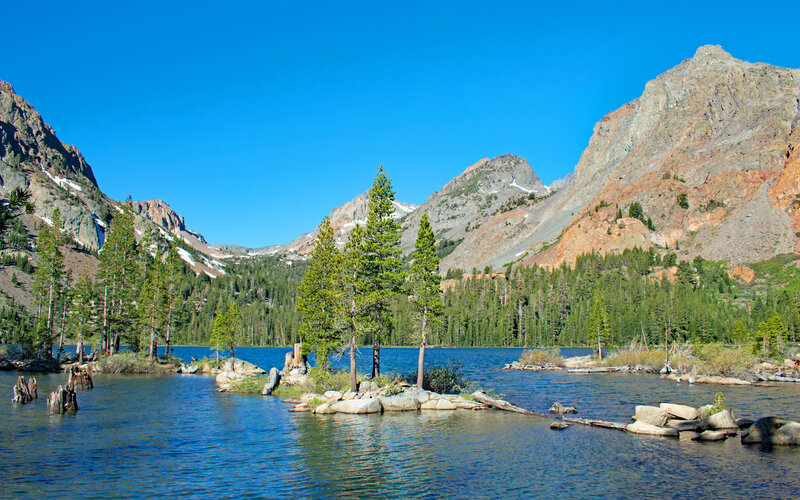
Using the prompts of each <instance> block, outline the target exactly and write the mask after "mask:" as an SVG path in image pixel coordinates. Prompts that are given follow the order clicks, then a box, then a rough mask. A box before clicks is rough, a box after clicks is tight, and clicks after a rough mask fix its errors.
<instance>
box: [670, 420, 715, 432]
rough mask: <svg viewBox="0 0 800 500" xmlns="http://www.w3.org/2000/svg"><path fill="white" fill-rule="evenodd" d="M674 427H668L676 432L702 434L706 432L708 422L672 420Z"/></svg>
mask: <svg viewBox="0 0 800 500" xmlns="http://www.w3.org/2000/svg"><path fill="white" fill-rule="evenodd" d="M672 422H674V425H669V422H667V424H668V426H669V427H673V428H674V429H676V430H677V431H678V432H703V431H705V430H708V421H707V420H706V419H702V420H673V421H672Z"/></svg>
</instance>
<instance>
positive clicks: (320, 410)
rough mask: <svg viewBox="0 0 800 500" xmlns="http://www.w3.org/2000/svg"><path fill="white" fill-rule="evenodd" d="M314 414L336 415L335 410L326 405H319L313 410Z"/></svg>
mask: <svg viewBox="0 0 800 500" xmlns="http://www.w3.org/2000/svg"><path fill="white" fill-rule="evenodd" d="M314 413H316V414H317V415H327V414H332V413H336V410H334V409H333V408H332V407H331V405H329V404H328V403H322V404H321V405H319V406H317V407H316V408H314Z"/></svg>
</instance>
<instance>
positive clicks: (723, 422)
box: [705, 410, 739, 430]
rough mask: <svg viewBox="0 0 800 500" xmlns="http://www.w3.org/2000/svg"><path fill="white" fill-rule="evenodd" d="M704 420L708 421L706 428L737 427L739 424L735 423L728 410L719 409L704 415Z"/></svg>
mask: <svg viewBox="0 0 800 500" xmlns="http://www.w3.org/2000/svg"><path fill="white" fill-rule="evenodd" d="M705 420H706V421H708V428H709V429H711V430H723V429H738V428H739V426H738V425H736V421H735V420H734V419H733V416H732V415H731V412H730V411H728V410H722V411H719V412H717V413H715V414H713V415H710V416H708V417H706V418H705Z"/></svg>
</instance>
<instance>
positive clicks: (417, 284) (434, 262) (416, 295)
mask: <svg viewBox="0 0 800 500" xmlns="http://www.w3.org/2000/svg"><path fill="white" fill-rule="evenodd" d="M413 258H414V262H413V264H411V292H412V297H413V298H412V301H413V303H414V308H415V310H416V313H417V318H418V320H419V335H420V344H419V363H418V365H417V385H418V386H419V387H420V388H421V387H422V375H423V370H424V367H425V342H426V340H427V335H428V333H429V332H430V330H431V326H432V325H433V324H434V323H436V322H438V321H439V316H440V315H441V308H442V300H441V297H440V290H439V282H440V281H441V276H439V257H437V256H436V238H435V237H434V235H433V228H431V224H430V222H429V221H428V214H422V219H421V220H420V224H419V231H417V241H416V242H415V243H414V255H413Z"/></svg>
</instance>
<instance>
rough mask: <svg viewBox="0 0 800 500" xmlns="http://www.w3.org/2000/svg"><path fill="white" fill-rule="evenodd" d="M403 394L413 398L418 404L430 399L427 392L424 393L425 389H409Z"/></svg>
mask: <svg viewBox="0 0 800 500" xmlns="http://www.w3.org/2000/svg"><path fill="white" fill-rule="evenodd" d="M403 392H404V394H409V395H412V396H414V397H415V398H417V401H419V402H420V403H424V402H426V401H427V400H429V399H430V398H431V396H430V394H429V393H428V391H426V390H425V389H420V388H419V387H409V388H408V389H406V390H405V391H403Z"/></svg>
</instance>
